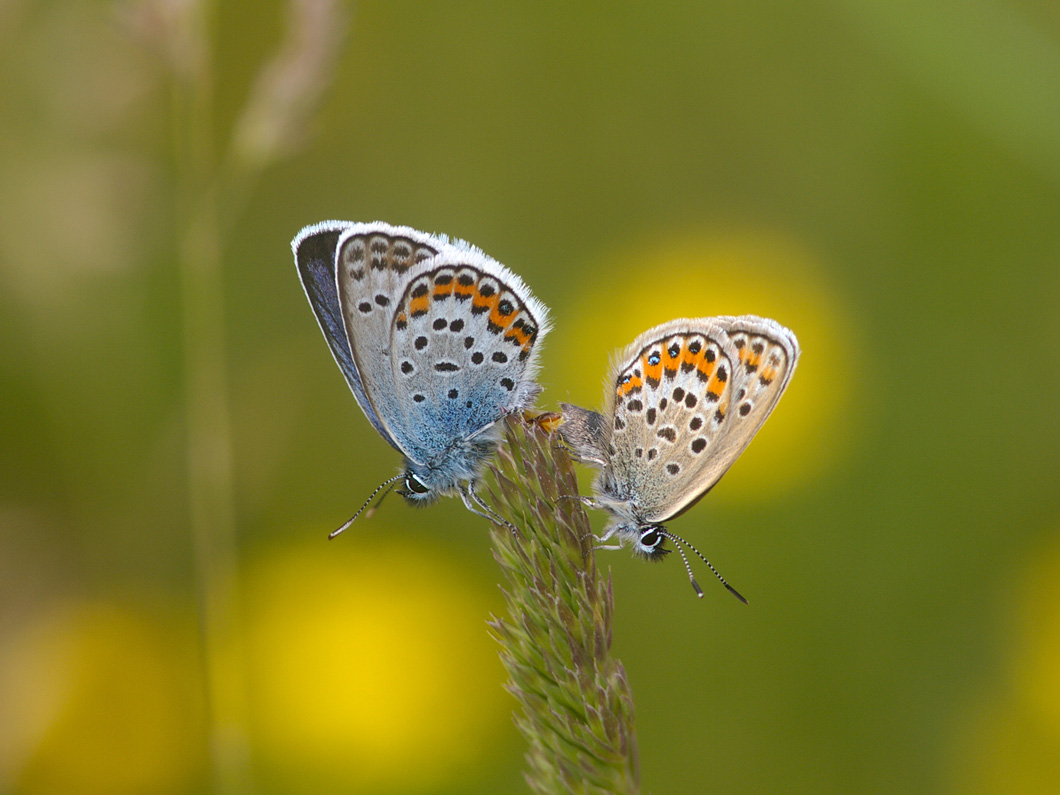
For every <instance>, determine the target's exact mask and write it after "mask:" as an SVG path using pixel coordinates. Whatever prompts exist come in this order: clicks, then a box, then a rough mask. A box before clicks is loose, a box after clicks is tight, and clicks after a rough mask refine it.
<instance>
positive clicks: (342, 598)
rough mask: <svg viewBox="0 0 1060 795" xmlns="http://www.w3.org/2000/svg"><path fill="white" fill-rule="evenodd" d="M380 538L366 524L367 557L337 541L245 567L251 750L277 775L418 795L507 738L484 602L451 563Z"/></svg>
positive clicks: (505, 701) (383, 532)
mask: <svg viewBox="0 0 1060 795" xmlns="http://www.w3.org/2000/svg"><path fill="white" fill-rule="evenodd" d="M389 532H390V531H389V529H388V528H382V527H380V524H379V519H378V518H377V519H374V520H373V523H372V528H371V533H372V539H373V540H372V549H370V550H369V549H367V548H366V547H365V545H364V544H363V543H361V544H358V543H355V539H350V538H342V539H341V540H339V541H335V542H333V543H330V544H326V543H317V542H315V543H314V544H313V545H312V546H311V547H308V548H306V549H301V550H296V551H290V550H284V551H280V552H277V553H275V554H273V555H271V556H270V557H267V558H265V559H262V560H260V561H257V562H256V563H254V564H252V566H251V569H250V574H249V579H248V588H247V613H248V632H249V635H248V641H249V642H248V650H249V657H250V666H251V671H252V673H251V694H252V695H251V699H252V704H253V707H252V709H253V710H254V713H255V715H254V723H255V728H254V732H255V734H256V737H255V740H256V745H257V747H258V748H259V749H260V751H261V752H262V753H263V754H265V755H266V758H267V760H268V761H267V762H265V765H266V766H268V767H274V768H275V767H279V768H283V769H281V770H280V771H279V772H278V775H281V776H282V775H285V774H286V775H294V776H296V777H299V778H300V777H302V776H303V775H307V776H313V777H317V776H323V777H326V778H327V779H328V780H330V781H332V782H337V783H341V784H342V785H343V786H344V787H348V788H350V789H352V790H355V791H370V792H378V791H382V790H388V791H407V790H417V789H426V788H429V787H434V786H437V785H438V784H439V782H444V781H445V780H447V779H452V778H453V777H455V776H457V775H466V774H467V772H468V770H469V769H471V768H472V767H473V766H474V765H476V764H480V763H481V762H482V761H483V760H484V759H485V758H488V757H489V756H490V755H491V753H492V752H495V750H496V747H497V746H496V741H497V737H498V735H500V736H503V734H504V732H505V731H507V730H508V729H507V727H508V726H509V725H510V717H509V716H510V711H511V709H512V707H513V706H514V704H513V702H512V701H511V699H510V698H509V697H508V696H507V695H506V694H505V692H504V690H503V687H502V683H503V680H504V673H503V669H502V668H501V665H500V662H499V660H498V658H497V651H496V649H495V648H494V646H493V643H492V641H491V640H490V638H489V636H488V635H487V632H486V625H485V619H486V618H487V617H488V613H489V609H490V606H489V604H488V603H487V600H486V598H485V597H484V596H483V595H482V594H479V593H475V592H474V591H473V590H472V589H471V588H469V587H468V586H467V584H466V578H464V577H461V574H460V571H459V568H458V567H457V566H456V565H454V563H453V561H450V560H441V559H438V558H437V557H432V556H431V555H430V554H429V553H427V552H425V551H423V550H421V549H418V548H415V547H411V546H408V547H406V546H398V545H396V544H393V543H389V542H382V541H379V539H381V538H384V537H386V536H387V535H388V533H389ZM394 532H395V533H396V532H398V531H397V530H395V531H394ZM456 780H459V779H456Z"/></svg>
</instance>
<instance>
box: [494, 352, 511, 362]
mask: <svg viewBox="0 0 1060 795" xmlns="http://www.w3.org/2000/svg"><path fill="white" fill-rule="evenodd" d="M490 358H491V359H493V361H495V362H497V363H498V364H504V363H505V362H507V361H508V356H507V354H505V353H502V352H501V351H495V352H494V353H493V355H492V356H491V357H490Z"/></svg>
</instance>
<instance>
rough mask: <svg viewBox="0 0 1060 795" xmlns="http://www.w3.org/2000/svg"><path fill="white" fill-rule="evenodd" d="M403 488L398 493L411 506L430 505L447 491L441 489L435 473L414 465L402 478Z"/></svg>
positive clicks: (406, 469)
mask: <svg viewBox="0 0 1060 795" xmlns="http://www.w3.org/2000/svg"><path fill="white" fill-rule="evenodd" d="M401 483H402V488H400V489H398V490H397V492H398V494H400V495H401V496H402V497H404V498H405V501H406V502H408V503H409V504H410V505H430V504H431V503H432V502H434V501H435V500H436V499H437V498H438V496H439V495H440V494H442V493H443V492H444V491H445V490H444V489H441V488H439V486H438V483H437V478H436V477H435V473H434V472H432V471H431V470H429V469H426V468H424V469H422V470H421V469H420V468H418V467H416V466H415V465H413V464H409V465H408V466H407V467H406V468H405V472H404V474H403V475H402V476H401Z"/></svg>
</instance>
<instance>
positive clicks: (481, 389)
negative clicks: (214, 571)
mask: <svg viewBox="0 0 1060 795" xmlns="http://www.w3.org/2000/svg"><path fill="white" fill-rule="evenodd" d="M291 248H292V249H293V251H294V258H295V264H296V265H297V267H298V275H299V277H300V279H301V281H302V286H303V287H304V288H305V293H306V297H307V298H308V299H309V304H310V306H311V307H312V308H313V312H314V314H315V315H316V318H317V321H318V322H319V324H320V329H321V331H323V332H324V338H325V339H326V340H327V343H328V346H329V347H330V348H331V353H332V355H333V356H334V357H335V362H336V363H337V364H338V366H339V369H340V370H341V371H342V374H343V375H344V376H345V377H346V382H347V383H348V384H349V386H350V389H351V390H352V392H353V396H354V398H356V400H357V404H358V405H359V406H360V407H361V411H363V412H364V415H365V417H367V418H368V421H369V422H370V423H371V424H372V427H374V428H375V429H376V431H378V433H379V435H380V436H382V437H383V439H385V440H386V441H387V442H388V443H389V444H390V445H391V446H392V447H393V448H394V449H396V450H397V451H398V452H399V453H401V455H402V456H403V457H404V468H403V471H402V473H401V474H399V475H397V476H395V477H393V478H390V479H389V480H387V481H385V482H384V483H383V484H381V485H380V486H379V488H377V489H376V490H375V491H374V492H373V493H372V495H371V496H370V497H369V498H368V501H367V502H366V503H365V504H364V506H362V507H361V510H359V511H358V512H357V513H356V514H354V516H353V517H352V518H351V519H350V520H349V521H348V522H346V523H345V524H344V525H343V526H342V527H340V528H339V529H338V530H336V531H334V532H333V533H332V534H331V537H334V536H335V535H337V534H338V533H340V532H342V531H343V530H345V529H346V528H347V527H349V526H350V525H351V524H352V523H353V522H354V520H356V518H357V516H358V515H360V513H361V511H363V510H364V508H365V507H367V505H368V504H369V503H370V502H371V501H372V499H373V498H374V497H375V495H376V494H377V493H378V492H379V491H380V489H382V488H384V487H388V486H389V487H391V488H392V487H393V484H395V483H396V482H397V481H399V480H400V481H402V483H403V486H404V488H402V489H400V490H399V493H400V494H402V496H404V497H405V499H406V500H407V501H408V502H409V503H410V504H414V505H421V504H426V503H429V502H431V501H433V500H434V499H435V498H437V497H438V496H440V495H450V494H459V495H460V497H461V498H462V500H463V502H464V504H465V505H466V506H467V508H468V509H469V510H470V511H472V512H473V513H476V514H478V515H480V516H485V517H486V518H489V519H491V520H493V521H498V520H500V517H498V516H497V515H496V513H495V512H494V511H493V510H492V509H491V508H490V507H489V506H488V505H486V503H485V502H484V501H483V500H482V499H481V498H480V497H479V496H478V494H477V493H476V492H475V480H476V478H477V477H478V475H479V472H480V471H481V469H482V467H483V465H484V464H485V462H486V460H487V459H488V457H489V456H490V454H491V453H492V452H493V450H494V449H495V448H496V445H497V442H498V436H499V427H498V426H497V421H498V420H500V419H502V418H503V417H504V416H506V415H507V414H510V413H512V412H516V411H521V410H524V409H526V408H529V407H530V406H531V405H532V404H533V401H534V399H535V397H536V396H537V394H538V392H540V387H539V386H538V385H537V384H536V383H535V382H534V376H535V374H536V372H537V369H538V361H537V354H538V349H539V347H540V342H541V341H542V340H543V339H544V337H545V335H546V334H547V333H548V330H549V318H548V309H547V308H546V307H545V305H544V304H543V303H541V302H540V301H539V300H537V299H536V298H535V297H534V296H533V295H532V294H531V293H530V290H529V288H527V286H526V285H525V284H524V283H523V281H522V279H520V278H519V277H518V276H517V275H516V274H514V273H512V272H511V271H510V270H508V268H506V267H504V266H503V265H501V264H500V263H499V262H497V261H496V260H494V259H493V258H491V257H489V256H487V255H486V254H484V253H483V252H482V251H481V250H479V249H478V248H475V247H474V246H472V245H470V244H469V243H466V242H464V241H461V240H455V239H450V238H449V237H447V236H445V235H430V234H427V233H424V232H419V231H417V230H415V229H411V228H409V227H407V226H391V225H390V224H386V223H383V222H381V221H376V222H373V223H351V222H346V221H323V222H321V223H318V224H313V225H312V226H307V227H306V228H304V229H303V230H302V231H301V232H299V233H298V235H297V236H296V237H295V238H294V240H293V241H292V242H291ZM384 496H385V495H384ZM476 506H477V508H481V509H482V511H485V513H483V512H482V511H479V510H477V508H476ZM501 521H503V520H501Z"/></svg>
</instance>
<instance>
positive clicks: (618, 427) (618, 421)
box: [615, 416, 626, 431]
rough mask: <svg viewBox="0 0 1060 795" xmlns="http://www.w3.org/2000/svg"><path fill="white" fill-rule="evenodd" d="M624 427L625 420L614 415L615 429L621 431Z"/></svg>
mask: <svg viewBox="0 0 1060 795" xmlns="http://www.w3.org/2000/svg"><path fill="white" fill-rule="evenodd" d="M625 427H626V423H625V421H624V420H623V419H622V418H621V417H618V416H616V417H615V430H616V431H621V430H623V429H624V428H625Z"/></svg>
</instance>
